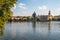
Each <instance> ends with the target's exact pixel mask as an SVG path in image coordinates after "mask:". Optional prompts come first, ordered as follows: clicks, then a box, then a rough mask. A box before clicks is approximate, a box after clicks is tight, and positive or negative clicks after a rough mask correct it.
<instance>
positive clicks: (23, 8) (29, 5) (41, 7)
mask: <svg viewBox="0 0 60 40" xmlns="http://www.w3.org/2000/svg"><path fill="white" fill-rule="evenodd" d="M49 10H50V11H51V14H52V15H60V0H18V1H17V4H14V7H13V8H12V11H13V15H14V16H31V15H32V14H33V13H34V11H35V12H36V14H37V15H47V14H48V12H49Z"/></svg>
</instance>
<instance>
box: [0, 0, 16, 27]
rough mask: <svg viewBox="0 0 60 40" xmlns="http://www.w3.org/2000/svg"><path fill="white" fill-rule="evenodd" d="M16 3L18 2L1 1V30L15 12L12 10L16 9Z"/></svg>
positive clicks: (10, 0)
mask: <svg viewBox="0 0 60 40" xmlns="http://www.w3.org/2000/svg"><path fill="white" fill-rule="evenodd" d="M16 3H17V0H0V28H2V27H3V26H4V24H5V23H6V22H7V20H8V19H10V18H11V17H12V15H13V12H12V11H11V8H12V7H14V4H16Z"/></svg>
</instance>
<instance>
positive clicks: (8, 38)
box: [0, 21, 60, 40]
mask: <svg viewBox="0 0 60 40" xmlns="http://www.w3.org/2000/svg"><path fill="white" fill-rule="evenodd" d="M0 40H60V22H59V21H52V22H36V23H35V22H12V23H6V24H5V27H4V31H3V34H1V33H0Z"/></svg>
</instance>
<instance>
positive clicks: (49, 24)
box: [48, 21, 51, 32]
mask: <svg viewBox="0 0 60 40" xmlns="http://www.w3.org/2000/svg"><path fill="white" fill-rule="evenodd" d="M50 27H51V22H50V21H49V23H48V31H49V32H50Z"/></svg>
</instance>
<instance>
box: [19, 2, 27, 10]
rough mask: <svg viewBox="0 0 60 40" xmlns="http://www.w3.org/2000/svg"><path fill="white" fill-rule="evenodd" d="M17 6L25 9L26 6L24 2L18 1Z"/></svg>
mask: <svg viewBox="0 0 60 40" xmlns="http://www.w3.org/2000/svg"><path fill="white" fill-rule="evenodd" d="M19 7H20V8H21V9H27V8H26V4H24V3H20V4H19Z"/></svg>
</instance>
